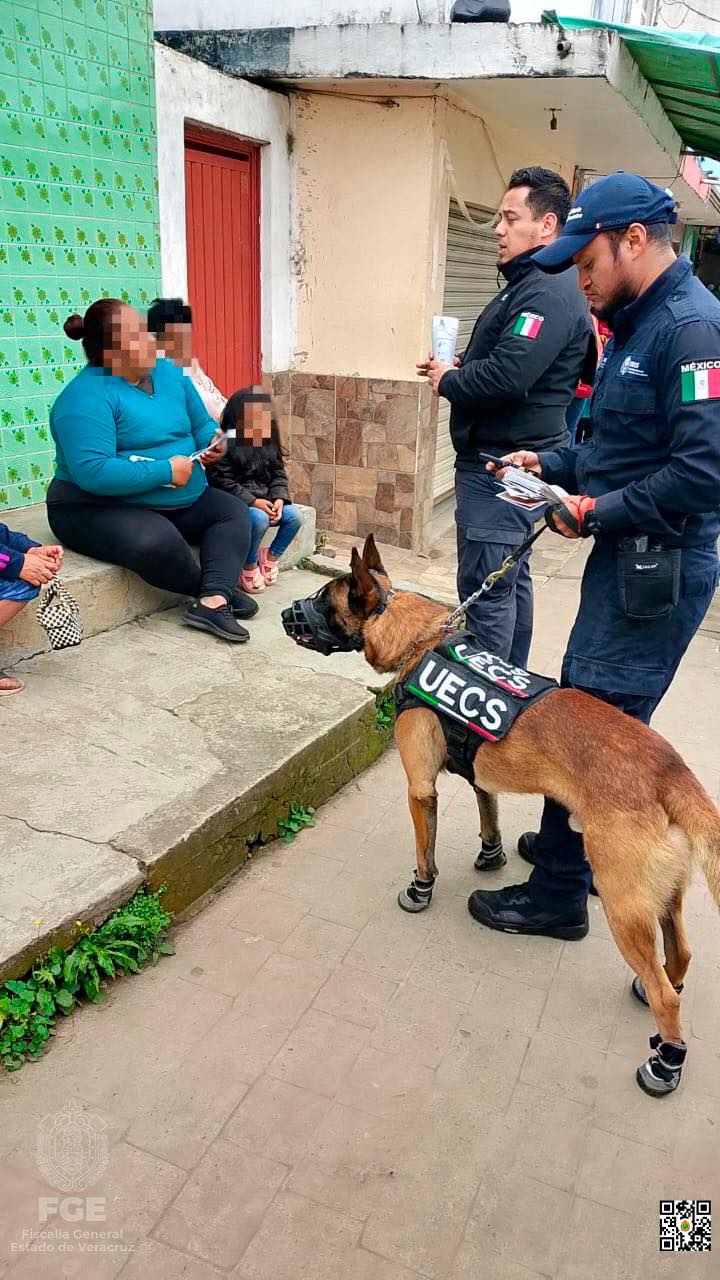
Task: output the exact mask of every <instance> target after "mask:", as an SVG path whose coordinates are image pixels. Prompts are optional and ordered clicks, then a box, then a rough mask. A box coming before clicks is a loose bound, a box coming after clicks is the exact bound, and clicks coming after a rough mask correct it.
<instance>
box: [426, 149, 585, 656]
mask: <svg viewBox="0 0 720 1280" xmlns="http://www.w3.org/2000/svg"><path fill="white" fill-rule="evenodd" d="M569 208H570V190H569V188H568V185H567V183H566V182H565V181H564V180H563V178H561V177H560V175H559V174H557V173H553V172H552V170H550V169H541V168H538V167H531V168H527V169H517V170H516V171H515V173H513V174H512V176H511V178H510V183H509V186H508V189H507V191H506V192H505V195H504V197H503V200H502V204H501V206H500V213H499V217H498V221H497V225H496V227H495V236H496V239H497V242H498V269H499V271H500V272H501V273H502V275H503V276H504V278H505V282H506V283H505V287H504V288H503V289H501V290H500V292H499V293H498V294H497V296H496V297H495V298H493V299H492V301H491V302H490V303H488V305H487V306H486V307H485V309H484V311H483V312H482V314H481V315H480V316H479V318H478V320H477V322H476V324H475V328H474V329H473V332H472V335H471V337H470V341H469V342H468V345H467V347H466V349H465V351H464V353H463V355H462V357H461V358H460V359H458V360H456V362H455V364H456V367H455V368H452V367H451V366H449V365H445V364H440V363H439V362H437V361H436V360H433V359H431V358H429V359H428V360H427V361H425V362H423V363H422V364H420V365H418V371H419V372H420V374H421V375H423V376H427V378H428V381H429V382H430V385H431V387H432V388H433V390H434V391H435V392H436V393H437V394H439V395H441V396H443V397H444V398H445V399H446V400H449V401H450V435H451V438H452V443H453V447H454V449H455V453H456V460H455V493H456V498H457V508H456V513H455V519H456V522H457V547H458V593H459V596H460V599H461V600H465V599H466V598H467V597H468V596H469V595H471V594H472V592H473V591H476V590H477V588H478V587H479V586H480V585H481V583H482V582H483V581H484V580H485V578H486V577H487V575H488V574H489V573H491V572H492V571H493V570H494V569H497V568H498V567H499V566H500V565H501V564H502V562H503V560H504V559H505V557H506V556H507V555H508V554H509V552H510V551H511V550H513V549H514V548H515V547H517V546H519V545H520V543H521V542H522V541H523V539H524V538H526V537H527V535H528V533H529V532H530V530H531V528H532V517H531V516H530V515H529V514H528V513H527V512H525V511H521V510H519V509H518V508H517V507H511V506H509V505H508V503H506V502H500V501H498V497H497V493H498V487H497V485H496V484H494V483H493V481H492V480H491V479H490V477H489V476H488V475H487V474H486V472H485V461H484V459H483V458H481V457H480V456H479V451H480V450H486V451H487V452H489V453H492V454H495V455H497V454H504V453H507V452H509V451H510V450H512V449H521V448H527V449H551V448H553V447H554V446H555V445H558V444H561V443H563V442H564V440H565V439H566V438H567V427H566V422H565V414H566V411H567V407H568V405H569V404H570V402H571V400H572V399H573V397H574V395H575V390H576V388H577V384H578V381H579V380H580V379H581V376H583V375H584V380H585V381H592V374H593V373H594V371H595V361H596V346H595V339H594V335H593V329H592V322H591V320H590V314H589V311H588V307H587V303H586V302H585V299H584V298H583V296H582V294H581V293H580V290H579V289H578V286H577V272H576V271H575V268H574V267H573V266H572V263H570V264H569V267H568V268H566V269H565V270H564V271H563V272H562V273H561V274H559V275H556V276H547V275H545V274H543V272H541V271H539V270H538V268H537V267H536V265H535V263H534V261H533V254H534V253H535V252H536V251H537V250H538V249H539V248H542V246H543V245H548V244H550V243H551V242H552V241H553V240H554V239H555V237H556V236H557V235H558V234H559V232H560V230H561V228H562V226H563V223H564V222H565V219H566V217H567V213H568V209H569ZM532 621H533V597H532V584H531V580H530V564H529V555H526V556H524V557H523V558H522V559H521V561H520V564H519V566H518V568H517V569H515V570H513V571H512V573H510V574H508V576H507V577H506V578H504V579H503V581H502V583H498V584H497V586H496V588H495V589H494V591H493V592H492V593H491V594H490V595H488V596H485V597H484V599H482V600H480V601H478V602H477V604H475V605H473V606H471V607H470V609H468V612H467V626H468V629H469V630H470V631H472V633H473V634H474V635H475V636H477V638H478V639H479V640H481V641H482V643H483V644H484V645H485V647H486V648H487V650H488V651H489V652H490V653H494V654H497V655H498V656H499V657H501V658H505V659H509V660H510V662H512V663H513V664H514V665H515V666H520V667H524V666H526V665H527V660H528V654H529V652H530V640H531V637H532Z"/></svg>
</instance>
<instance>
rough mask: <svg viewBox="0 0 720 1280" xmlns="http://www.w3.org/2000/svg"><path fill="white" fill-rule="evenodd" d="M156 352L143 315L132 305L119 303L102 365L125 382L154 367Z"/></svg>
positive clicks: (140, 375)
mask: <svg viewBox="0 0 720 1280" xmlns="http://www.w3.org/2000/svg"><path fill="white" fill-rule="evenodd" d="M156 354H157V353H156V350H155V339H154V337H153V336H152V334H151V333H148V328H147V324H146V323H145V319H144V317H142V316H141V315H140V313H139V312H137V311H136V310H135V308H134V307H128V306H122V307H120V308H119V309H118V311H117V312H116V314H115V317H114V319H113V328H112V338H111V342H110V347H109V349H108V350H107V351H106V352H105V361H104V363H105V367H106V369H110V370H111V372H112V373H114V374H115V375H116V376H117V377H120V378H126V379H127V381H128V382H140V381H141V379H143V378H146V377H147V375H148V374H149V372H150V370H151V369H154V368H155V362H156Z"/></svg>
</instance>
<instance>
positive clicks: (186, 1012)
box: [124, 977, 232, 1044]
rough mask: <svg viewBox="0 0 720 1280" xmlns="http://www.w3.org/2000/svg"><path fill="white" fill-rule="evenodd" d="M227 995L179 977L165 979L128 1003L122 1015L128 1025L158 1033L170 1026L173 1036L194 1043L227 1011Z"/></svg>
mask: <svg viewBox="0 0 720 1280" xmlns="http://www.w3.org/2000/svg"><path fill="white" fill-rule="evenodd" d="M231 1003H232V1002H231V999H230V996H228V995H224V994H223V993H221V992H219V991H212V990H205V989H203V988H202V987H200V986H198V985H196V984H195V983H194V982H188V981H186V980H185V979H184V978H182V977H178V978H174V977H172V978H167V980H165V981H162V982H160V983H158V984H157V986H156V987H154V988H153V989H152V990H151V991H150V992H149V993H148V995H147V998H146V999H144V1000H142V1001H139V1000H138V1001H128V1002H127V1006H126V1007H125V1009H124V1016H125V1018H126V1019H127V1021H128V1023H130V1024H132V1025H135V1026H140V1027H145V1028H146V1030H149V1031H157V1028H158V1026H162V1025H165V1026H170V1027H172V1031H173V1035H174V1036H175V1037H177V1039H178V1040H183V1041H185V1043H186V1044H193V1043H195V1042H196V1041H197V1040H200V1039H201V1038H202V1037H203V1036H205V1035H207V1033H208V1031H209V1030H210V1028H211V1027H212V1026H213V1024H214V1023H216V1022H217V1021H218V1020H219V1019H220V1018H221V1017H222V1015H223V1014H224V1013H227V1011H228V1010H229V1008H230V1005H231Z"/></svg>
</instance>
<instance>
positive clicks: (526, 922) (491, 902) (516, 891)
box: [468, 884, 590, 942]
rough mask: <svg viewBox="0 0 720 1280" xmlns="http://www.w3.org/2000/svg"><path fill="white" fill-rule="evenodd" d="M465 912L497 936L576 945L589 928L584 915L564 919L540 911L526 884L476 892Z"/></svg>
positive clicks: (548, 912) (469, 899) (586, 916)
mask: <svg viewBox="0 0 720 1280" xmlns="http://www.w3.org/2000/svg"><path fill="white" fill-rule="evenodd" d="M468 911H469V912H470V915H471V916H472V917H473V919H474V920H477V922H478V924H484V925H485V926H486V927H487V928H488V929H497V930H499V932H500V933H525V934H530V935H532V936H536V937H545V938H562V939H563V940H564V941H565V942H579V941H580V939H581V938H584V937H585V936H586V934H587V932H588V929H589V927H590V925H589V922H588V914H587V911H581V912H577V913H576V914H574V915H570V916H567V915H566V916H563V915H558V914H557V912H553V911H542V910H541V909H540V908H539V907H538V905H537V903H536V902H534V900H533V899H532V898H531V896H530V894H529V893H528V886H527V884H513V885H508V886H507V888H505V889H476V890H475V892H474V893H471V894H470V897H469V898H468Z"/></svg>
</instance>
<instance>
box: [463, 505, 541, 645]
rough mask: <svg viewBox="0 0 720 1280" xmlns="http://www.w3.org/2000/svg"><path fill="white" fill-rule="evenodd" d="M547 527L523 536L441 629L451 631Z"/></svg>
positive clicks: (513, 565) (512, 566)
mask: <svg viewBox="0 0 720 1280" xmlns="http://www.w3.org/2000/svg"><path fill="white" fill-rule="evenodd" d="M547 528H548V526H547V525H546V524H543V525H541V526H540V528H539V529H534V530H533V532H532V533H531V534H530V535H529V536H528V537H527V538H525V540H524V541H523V542H521V543H520V545H519V546H518V547H515V548H514V550H512V551H511V552H510V555H509V556H507V557H506V558H505V560H503V562H502V564H501V565H500V568H499V569H495V570H494V571H493V572H492V573H489V574H488V576H487V578H486V579H485V581H484V582H483V584H482V586H481V587H479V588H478V590H477V591H473V593H472V595H471V596H468V597H467V599H466V600H463V601H461V603H460V604H459V605H458V607H457V609H454V610H453V612H452V613H451V614H450V617H449V618H447V619H446V620H445V622H444V623H443V626H442V630H443V631H452V629H453V627H454V625H455V623H456V622H457V620H458V618H461V617H462V615H463V614H464V613H465V611H466V609H469V608H470V606H471V605H473V604H475V602H476V600H479V599H480V597H481V596H484V595H485V593H486V592H487V591H489V590H490V588H491V587H494V586H495V583H496V582H499V581H500V579H501V578H504V577H505V574H506V573H509V572H510V570H511V569H513V568H514V567H515V565H516V564H517V562H518V560H520V558H521V557H522V556H524V554H525V552H526V551H527V550H528V548H529V547H531V546H532V544H533V542H537V539H538V538H539V537H540V535H541V534H542V533H544V532H545V530H546V529H547Z"/></svg>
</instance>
